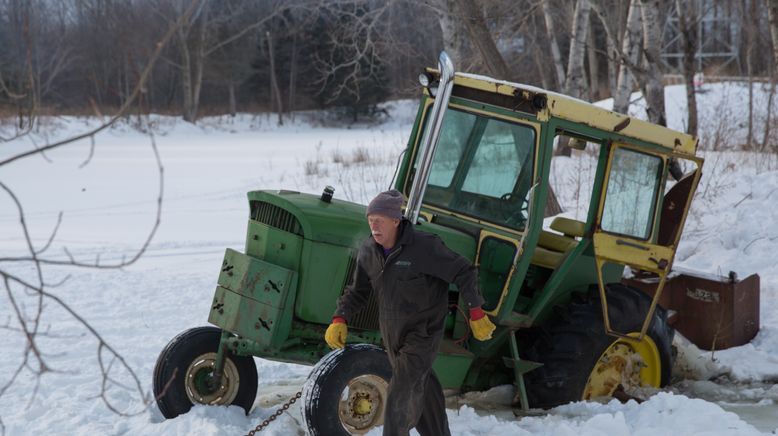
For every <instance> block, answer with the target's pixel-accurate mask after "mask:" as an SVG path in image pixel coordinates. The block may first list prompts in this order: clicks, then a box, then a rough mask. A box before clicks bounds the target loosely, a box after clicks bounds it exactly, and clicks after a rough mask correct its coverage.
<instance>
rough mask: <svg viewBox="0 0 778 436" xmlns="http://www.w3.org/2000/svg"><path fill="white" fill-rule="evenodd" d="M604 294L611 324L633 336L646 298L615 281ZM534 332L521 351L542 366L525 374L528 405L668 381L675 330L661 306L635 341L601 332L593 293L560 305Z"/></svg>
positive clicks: (552, 403)
mask: <svg viewBox="0 0 778 436" xmlns="http://www.w3.org/2000/svg"><path fill="white" fill-rule="evenodd" d="M606 297H607V300H608V314H609V315H608V317H609V318H610V322H611V327H612V328H613V329H614V330H615V331H617V332H622V333H627V334H629V335H630V336H637V335H638V333H639V332H640V329H641V327H642V324H643V317H644V316H645V314H646V313H648V308H649V306H650V304H651V298H650V297H649V296H647V295H646V294H645V293H643V292H642V291H640V290H638V289H635V288H631V287H629V286H625V285H623V284H620V283H612V284H608V285H607V286H606ZM574 300H575V299H574ZM533 333H534V338H532V339H529V342H530V343H532V345H531V346H530V347H528V349H527V350H526V351H525V355H526V357H527V359H529V360H532V361H536V362H541V363H543V366H542V367H540V368H538V369H535V370H533V371H530V372H528V373H527V374H526V375H525V380H526V382H527V396H528V399H529V402H530V405H531V406H532V407H539V408H551V407H555V406H558V405H561V404H566V403H569V402H572V401H581V400H589V399H594V398H598V397H610V396H613V394H614V392H615V391H617V390H618V389H619V387H620V386H621V389H623V390H626V391H627V393H630V390H634V388H638V387H654V388H659V387H662V386H665V385H667V384H668V383H669V382H670V372H671V370H672V366H673V359H674V358H673V354H672V350H671V346H672V341H673V336H674V334H675V330H673V329H672V327H670V326H669V325H668V324H667V315H666V312H665V310H664V309H663V308H662V307H660V306H657V307H656V310H655V312H654V315H653V317H652V320H651V323H650V324H649V328H648V331H647V332H646V335H645V337H644V338H643V340H642V341H641V342H639V343H636V342H635V341H630V340H627V339H621V338H616V337H613V336H610V335H607V334H606V333H605V327H604V323H603V316H602V308H601V303H600V296H599V293H598V292H597V291H593V292H591V293H590V294H589V295H587V296H583V297H582V298H580V299H578V300H577V301H572V302H570V303H569V304H568V305H567V306H565V307H563V308H560V311H559V312H558V314H557V317H556V318H555V319H554V320H552V321H551V322H550V323H549V324H548V326H545V327H544V328H541V329H540V331H534V332H533Z"/></svg>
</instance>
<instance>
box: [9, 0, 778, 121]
mask: <svg viewBox="0 0 778 436" xmlns="http://www.w3.org/2000/svg"><path fill="white" fill-rule="evenodd" d="M193 2H194V3H196V8H195V10H194V13H192V14H191V15H189V16H187V17H186V19H185V20H184V22H183V23H182V25H181V26H178V27H177V29H176V32H175V35H174V37H173V39H172V40H171V42H170V43H169V44H167V45H166V46H165V47H164V50H163V53H162V56H161V57H160V59H159V60H158V61H157V62H156V64H155V65H154V67H153V69H152V70H151V73H150V75H149V77H148V79H147V80H146V81H145V82H144V83H143V85H144V86H143V87H142V89H141V92H140V96H139V98H138V99H135V100H133V104H132V110H133V111H134V112H136V113H172V114H179V115H181V116H182V117H183V118H184V119H185V120H187V121H191V122H195V121H196V120H197V118H198V117H200V116H203V115H210V114H221V113H233V114H234V113H236V112H239V111H248V112H257V111H274V112H278V113H279V121H283V118H282V117H283V115H282V114H284V113H288V112H290V111H294V110H301V109H322V108H332V109H333V110H337V111H338V113H340V114H342V115H344V117H345V118H347V119H356V118H357V117H358V116H363V115H364V116H370V115H372V114H374V113H375V110H376V108H375V104H376V103H377V102H381V101H384V100H386V99H388V98H396V97H403V96H412V95H417V93H418V87H417V85H416V77H417V76H418V74H419V72H421V70H422V68H423V67H424V66H430V65H434V61H435V60H436V59H437V53H438V52H439V51H440V50H441V49H446V50H447V51H448V52H449V54H450V56H451V57H452V59H453V60H454V62H455V65H456V67H457V70H459V71H469V72H474V73H482V74H488V75H491V76H494V77H499V78H505V79H509V80H515V81H519V82H522V83H527V84H531V85H537V86H541V87H544V88H548V89H552V90H558V91H561V92H564V93H566V94H570V95H573V96H576V97H578V98H582V99H585V100H597V99H601V98H605V97H608V96H613V97H614V98H615V109H616V110H617V111H621V112H624V111H625V110H626V107H627V105H628V100H629V96H630V92H632V91H634V90H638V89H640V90H643V92H644V95H645V96H646V101H647V106H648V108H649V109H648V110H649V117H650V118H651V120H652V121H654V122H658V123H662V124H664V109H663V106H664V101H663V100H664V97H663V93H662V86H663V81H664V80H665V79H666V75H667V74H679V75H680V76H679V77H683V80H684V81H686V83H687V84H689V85H692V84H693V80H694V76H695V74H697V73H701V72H704V73H706V74H713V75H731V76H741V77H746V78H749V79H748V80H754V78H765V77H766V78H774V77H775V69H776V66H775V62H774V59H775V56H774V55H773V53H774V44H773V42H772V41H773V40H775V41H778V32H776V31H775V30H774V29H775V26H776V22H775V20H772V19H771V18H772V16H769V15H770V14H768V10H773V9H771V8H770V7H768V6H769V5H773V4H774V3H775V1H774V0H735V1H726V0H423V1H410V0H386V1H379V0H262V1H249V0H0V115H2V116H4V117H14V118H16V119H17V120H18V124H19V125H20V126H23V125H24V124H25V123H30V122H32V121H31V120H33V119H34V117H35V116H36V115H38V114H40V113H95V112H97V113H110V111H111V110H112V109H115V108H118V107H120V106H122V104H123V103H125V102H126V101H127V99H128V98H129V97H130V95H131V94H132V92H133V89H134V88H135V86H136V85H137V83H138V80H139V76H140V72H141V71H142V70H143V68H144V66H145V65H146V64H147V61H148V59H149V56H150V53H151V52H152V51H153V50H154V49H155V45H156V44H157V42H158V41H159V40H160V38H161V37H162V35H163V34H165V32H166V31H167V30H168V29H170V28H172V26H173V23H174V22H176V20H178V19H179V17H181V16H182V13H183V11H184V10H185V9H186V8H187V7H189V6H190V5H192V4H193ZM771 23H772V25H771ZM771 31H772V33H771ZM689 89H690V90H691V89H693V87H692V86H689ZM690 99H691V101H690V108H691V109H692V110H691V111H692V112H693V111H694V105H693V104H694V102H693V93H691V95H690ZM694 116H696V115H694ZM691 117H692V115H691V114H690V120H689V130H690V131H692V132H694V131H696V121H694V120H692V119H691Z"/></svg>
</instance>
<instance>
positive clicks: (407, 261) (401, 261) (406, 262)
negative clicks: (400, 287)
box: [394, 260, 411, 267]
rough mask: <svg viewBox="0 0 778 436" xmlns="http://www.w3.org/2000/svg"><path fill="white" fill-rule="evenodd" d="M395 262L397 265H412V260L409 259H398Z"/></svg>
mask: <svg viewBox="0 0 778 436" xmlns="http://www.w3.org/2000/svg"><path fill="white" fill-rule="evenodd" d="M394 264H395V265H397V266H404V267H409V266H411V261H409V260H398V261H397V262H395V263H394Z"/></svg>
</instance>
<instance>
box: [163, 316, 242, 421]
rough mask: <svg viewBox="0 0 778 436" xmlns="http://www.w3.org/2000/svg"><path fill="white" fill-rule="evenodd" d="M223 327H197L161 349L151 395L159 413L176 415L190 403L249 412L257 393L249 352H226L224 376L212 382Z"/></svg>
mask: <svg viewBox="0 0 778 436" xmlns="http://www.w3.org/2000/svg"><path fill="white" fill-rule="evenodd" d="M221 334H222V331H221V330H220V329H218V328H215V327H196V328H193V329H189V330H187V331H185V332H183V333H181V334H179V335H178V336H176V337H175V338H173V339H172V340H171V341H170V342H169V343H168V344H167V346H166V347H165V348H164V349H163V350H162V352H161V353H160V354H159V357H158V358H157V363H156V365H155V366H154V396H155V397H156V398H157V406H159V410H160V412H162V415H163V416H164V417H165V418H167V419H171V418H175V417H176V416H178V415H181V414H184V413H186V412H188V411H189V409H191V408H192V405H193V404H195V403H197V404H209V405H225V406H228V405H236V406H240V407H242V408H243V410H245V411H246V414H247V415H248V413H249V411H250V410H251V406H253V405H254V399H255V398H256V396H257V367H256V364H255V363H254V359H253V358H252V357H250V356H234V355H231V354H229V353H227V354H226V356H225V361H224V376H223V377H222V382H221V383H220V385H219V386H211V384H210V383H209V377H211V375H212V372H213V371H212V370H213V365H214V363H215V360H216V352H217V350H218V348H219V342H220V340H221Z"/></svg>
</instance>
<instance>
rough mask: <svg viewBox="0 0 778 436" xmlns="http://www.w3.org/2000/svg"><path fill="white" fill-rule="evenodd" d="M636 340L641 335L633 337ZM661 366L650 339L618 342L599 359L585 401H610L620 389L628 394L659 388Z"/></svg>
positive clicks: (633, 335)
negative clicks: (640, 389)
mask: <svg viewBox="0 0 778 436" xmlns="http://www.w3.org/2000/svg"><path fill="white" fill-rule="evenodd" d="M629 336H631V337H634V338H637V337H639V336H640V334H639V333H630V334H629ZM661 382H662V362H661V360H660V357H659V349H658V348H657V347H656V343H654V340H653V339H651V337H649V336H648V335H645V336H643V340H641V341H640V342H638V341H637V340H630V339H617V340H616V341H614V342H613V343H612V344H611V345H610V346H609V347H608V348H607V349H606V350H605V351H604V352H603V353H602V355H601V356H600V358H599V359H597V362H596V363H595V364H594V368H592V372H591V374H589V379H588V380H587V381H586V387H585V388H584V392H583V399H584V400H590V399H592V398H598V397H610V396H612V395H613V393H614V392H615V391H616V389H617V388H618V387H619V385H621V386H622V387H623V388H624V390H625V391H627V392H629V391H630V390H634V389H635V388H641V387H657V388H658V387H659V385H660V383H661Z"/></svg>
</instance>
